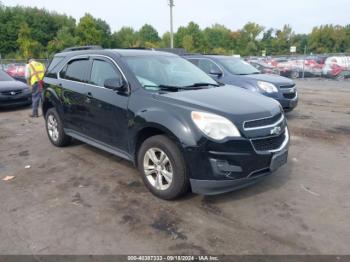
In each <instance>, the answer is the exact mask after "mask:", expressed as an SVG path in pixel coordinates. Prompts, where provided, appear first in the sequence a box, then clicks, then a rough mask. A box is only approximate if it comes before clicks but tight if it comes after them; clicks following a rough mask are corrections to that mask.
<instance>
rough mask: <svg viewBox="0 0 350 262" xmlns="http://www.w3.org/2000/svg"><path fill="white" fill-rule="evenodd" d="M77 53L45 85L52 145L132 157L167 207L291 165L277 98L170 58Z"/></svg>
mask: <svg viewBox="0 0 350 262" xmlns="http://www.w3.org/2000/svg"><path fill="white" fill-rule="evenodd" d="M80 49H81V48H80ZM74 50H75V49H73V51H67V52H63V53H59V54H56V55H55V56H54V58H53V60H52V62H51V64H50V66H49V67H48V70H47V72H46V76H45V78H44V82H45V84H44V91H43V113H44V115H45V120H46V129H47V133H48V137H49V139H50V141H51V142H52V144H53V145H55V146H58V147H61V146H65V145H68V144H69V142H70V139H71V138H72V137H73V138H75V139H78V140H81V141H83V142H86V143H88V144H90V145H92V146H95V147H97V148H100V149H102V150H105V151H107V152H110V153H112V154H115V155H117V156H120V157H122V158H125V159H127V160H129V161H131V162H133V163H134V165H135V166H137V167H138V168H139V170H140V174H141V177H142V179H143V181H144V183H145V185H146V186H147V188H148V189H149V190H150V191H151V192H152V193H153V194H154V195H156V196H158V197H160V198H163V199H174V198H176V197H179V196H181V195H182V194H184V193H186V192H187V191H188V189H189V188H191V189H192V191H193V192H195V193H200V194H218V193H223V192H229V191H232V190H235V189H238V188H241V187H244V186H248V185H251V184H253V183H255V182H257V181H258V180H260V179H261V178H263V177H265V176H266V175H268V174H270V173H271V172H274V171H276V170H277V169H278V168H279V167H280V166H281V165H283V164H285V163H286V161H287V156H288V144H289V132H288V128H287V122H286V119H285V117H284V114H283V111H282V108H281V106H280V105H279V103H277V102H276V101H275V100H273V99H270V98H267V97H264V96H261V95H259V94H255V93H253V92H249V91H247V90H244V89H241V88H238V87H233V86H227V85H222V86H219V84H218V83H217V82H216V81H214V80H213V79H212V78H210V77H209V76H208V75H207V74H205V73H204V72H203V71H202V70H200V69H198V68H197V67H196V66H194V65H193V64H191V63H190V62H188V61H186V60H185V59H183V58H181V57H179V56H177V55H174V54H170V53H164V52H158V51H146V50H103V49H101V50H90V49H88V48H87V50H83V51H74Z"/></svg>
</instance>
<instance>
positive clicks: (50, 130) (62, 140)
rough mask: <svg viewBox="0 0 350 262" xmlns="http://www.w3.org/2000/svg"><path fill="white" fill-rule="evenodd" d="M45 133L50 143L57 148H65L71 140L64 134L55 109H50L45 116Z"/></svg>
mask: <svg viewBox="0 0 350 262" xmlns="http://www.w3.org/2000/svg"><path fill="white" fill-rule="evenodd" d="M45 120H46V131H47V135H48V136H49V139H50V141H51V143H52V144H53V145H54V146H57V147H63V146H67V145H68V144H70V142H71V138H70V137H69V136H67V135H66V134H65V133H64V130H63V124H62V121H61V118H60V116H59V115H58V113H57V111H56V109H55V108H50V109H49V110H48V111H47V112H46V115H45Z"/></svg>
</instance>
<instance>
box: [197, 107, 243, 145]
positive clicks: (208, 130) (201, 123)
mask: <svg viewBox="0 0 350 262" xmlns="http://www.w3.org/2000/svg"><path fill="white" fill-rule="evenodd" d="M191 117H192V120H193V122H194V123H195V125H196V126H197V127H198V128H199V129H200V130H201V131H202V132H203V133H204V134H206V135H207V136H208V137H210V138H212V139H215V140H222V139H224V138H226V137H240V136H241V134H240V133H239V131H238V129H237V127H236V126H235V125H234V124H233V123H232V122H231V121H230V120H228V119H227V118H225V117H222V116H219V115H215V114H210V113H204V112H195V111H194V112H192V113H191Z"/></svg>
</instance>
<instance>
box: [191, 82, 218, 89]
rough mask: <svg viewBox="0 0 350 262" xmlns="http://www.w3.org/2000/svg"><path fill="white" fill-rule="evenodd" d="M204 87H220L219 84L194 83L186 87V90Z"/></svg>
mask: <svg viewBox="0 0 350 262" xmlns="http://www.w3.org/2000/svg"><path fill="white" fill-rule="evenodd" d="M204 86H216V87H218V86H219V85H218V84H213V83H205V82H203V83H194V84H192V85H188V86H185V88H193V87H204Z"/></svg>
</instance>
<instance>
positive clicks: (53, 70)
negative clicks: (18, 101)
mask: <svg viewBox="0 0 350 262" xmlns="http://www.w3.org/2000/svg"><path fill="white" fill-rule="evenodd" d="M63 59H64V57H59V56H55V57H54V58H53V59H52V61H51V62H50V65H49V67H48V69H47V71H46V76H48V77H55V78H56V75H57V73H58V71H59V70H60V66H59V65H60V63H61V62H62V60H63Z"/></svg>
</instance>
